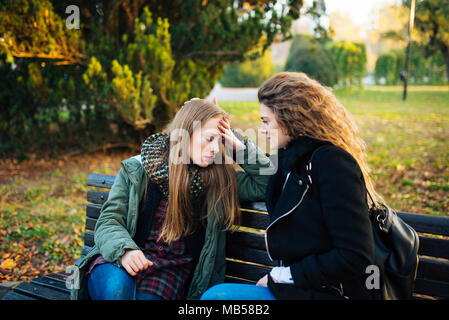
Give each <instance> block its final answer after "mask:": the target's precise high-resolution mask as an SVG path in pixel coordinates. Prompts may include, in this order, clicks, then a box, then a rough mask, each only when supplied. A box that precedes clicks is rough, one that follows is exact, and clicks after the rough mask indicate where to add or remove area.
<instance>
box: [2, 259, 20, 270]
mask: <svg viewBox="0 0 449 320" xmlns="http://www.w3.org/2000/svg"><path fill="white" fill-rule="evenodd" d="M15 266H16V262H15V261H14V260H13V259H11V258H8V259H5V260H3V261H2V263H1V264H0V268H1V269H12V268H14V267H15Z"/></svg>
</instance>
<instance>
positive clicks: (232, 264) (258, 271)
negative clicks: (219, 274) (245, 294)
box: [226, 260, 271, 281]
mask: <svg viewBox="0 0 449 320" xmlns="http://www.w3.org/2000/svg"><path fill="white" fill-rule="evenodd" d="M270 270H271V268H269V267H263V266H257V265H253V264H247V263H241V262H236V261H231V260H228V261H226V274H227V275H229V276H231V277H237V278H241V279H247V280H252V281H258V280H259V279H260V278H262V277H263V276H264V275H266V274H267V273H269V272H270Z"/></svg>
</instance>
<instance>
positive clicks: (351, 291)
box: [202, 72, 381, 299]
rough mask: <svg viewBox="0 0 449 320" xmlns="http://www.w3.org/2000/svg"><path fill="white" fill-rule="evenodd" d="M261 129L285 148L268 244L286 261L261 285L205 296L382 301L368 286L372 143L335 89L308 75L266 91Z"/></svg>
mask: <svg viewBox="0 0 449 320" xmlns="http://www.w3.org/2000/svg"><path fill="white" fill-rule="evenodd" d="M258 98H259V102H260V118H261V119H262V126H261V131H262V133H265V134H266V135H267V139H268V140H269V141H270V146H271V147H272V149H277V150H278V160H279V163H278V170H277V172H276V174H275V175H273V176H272V177H271V180H270V181H269V184H268V187H267V193H266V199H265V202H266V206H267V211H268V213H269V216H270V224H269V225H268V227H267V229H266V233H265V240H266V241H265V242H266V249H267V253H268V255H269V257H270V258H271V259H276V260H278V261H279V266H277V267H274V268H273V269H272V270H271V272H270V273H269V274H267V275H265V276H264V277H262V278H261V279H260V280H259V281H258V283H257V285H249V284H248V285H247V284H219V285H217V286H214V287H212V288H211V289H209V290H208V291H206V292H205V294H204V295H203V296H202V299H344V298H350V299H378V298H379V296H378V292H376V291H371V290H368V289H367V287H366V286H365V281H366V277H367V275H366V273H365V271H366V268H367V266H369V265H371V264H372V263H373V261H374V240H373V234H372V230H371V224H370V220H369V214H368V208H369V205H374V203H370V202H369V200H368V199H369V197H368V195H367V191H368V192H369V194H370V195H371V196H372V197H373V199H374V202H377V201H380V200H381V199H380V197H379V196H378V195H377V194H376V192H375V190H374V187H373V182H372V180H371V178H370V176H369V170H368V166H367V163H366V160H365V144H364V142H363V140H362V139H361V138H360V135H359V131H358V129H357V126H356V125H355V123H354V121H353V120H352V118H351V116H350V115H349V114H348V112H347V111H346V109H345V108H344V107H343V106H342V105H341V104H340V103H339V102H338V100H337V99H336V98H335V96H334V95H333V94H332V92H331V91H330V90H329V89H328V88H326V87H324V86H322V85H321V84H320V83H318V82H317V81H315V80H313V79H310V78H309V77H308V76H307V75H305V74H304V73H296V72H282V73H279V74H277V75H275V76H273V77H272V78H270V79H268V80H267V81H265V82H264V83H263V84H262V85H261V87H260V88H259V92H258Z"/></svg>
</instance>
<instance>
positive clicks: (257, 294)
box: [201, 283, 276, 300]
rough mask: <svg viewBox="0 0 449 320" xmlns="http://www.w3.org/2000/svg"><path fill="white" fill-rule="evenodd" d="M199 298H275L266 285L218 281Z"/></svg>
mask: <svg viewBox="0 0 449 320" xmlns="http://www.w3.org/2000/svg"><path fill="white" fill-rule="evenodd" d="M201 300H276V298H275V297H274V296H273V294H272V293H271V291H270V289H268V288H267V287H262V286H256V285H255V284H241V283H220V284H217V285H215V286H213V287H211V288H209V289H208V290H207V291H206V292H204V293H203V295H202V296H201Z"/></svg>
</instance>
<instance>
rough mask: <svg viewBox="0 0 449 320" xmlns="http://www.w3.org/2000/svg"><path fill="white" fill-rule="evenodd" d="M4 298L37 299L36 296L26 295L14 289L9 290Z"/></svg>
mask: <svg viewBox="0 0 449 320" xmlns="http://www.w3.org/2000/svg"><path fill="white" fill-rule="evenodd" d="M2 300H36V299H35V298H31V297H29V296H25V295H23V294H20V293H17V292H14V291H13V290H9V291H8V292H7V293H6V294H5V295H4V296H3V297H2Z"/></svg>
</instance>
